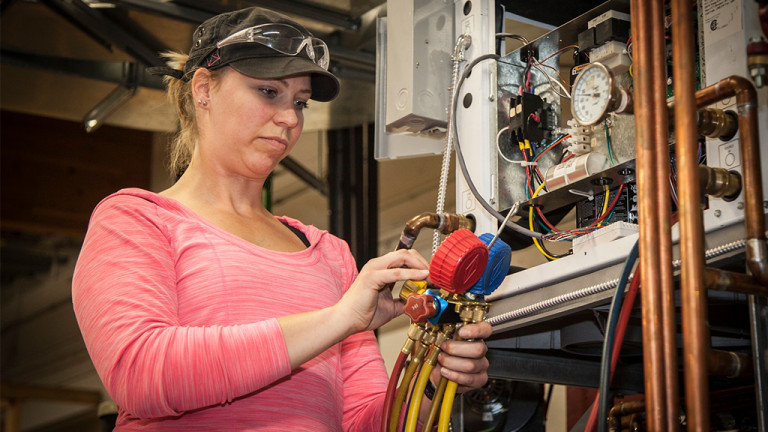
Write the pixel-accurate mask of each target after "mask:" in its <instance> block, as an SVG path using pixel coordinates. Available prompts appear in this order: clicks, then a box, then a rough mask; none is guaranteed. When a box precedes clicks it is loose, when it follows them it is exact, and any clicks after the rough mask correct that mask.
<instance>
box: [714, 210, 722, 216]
mask: <svg viewBox="0 0 768 432" xmlns="http://www.w3.org/2000/svg"><path fill="white" fill-rule="evenodd" d="M721 214H723V213H722V212H721V211H720V210H715V217H720V215H721Z"/></svg>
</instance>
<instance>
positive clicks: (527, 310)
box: [486, 239, 747, 326]
mask: <svg viewBox="0 0 768 432" xmlns="http://www.w3.org/2000/svg"><path fill="white" fill-rule="evenodd" d="M746 243H747V240H746V239H742V240H736V241H733V242H731V243H726V244H724V245H722V246H717V247H714V248H712V249H709V250H707V251H706V252H705V254H704V257H705V258H706V259H707V260H709V259H712V258H716V257H718V256H720V255H724V254H726V253H729V252H733V251H736V250H740V249H744V247H745V245H746ZM680 262H681V261H680V260H679V259H677V260H674V261H672V267H673V268H674V269H675V270H679V269H680ZM634 276H635V273H634V272H632V275H631V277H634ZM618 284H619V279H618V278H616V279H611V280H609V281H605V282H601V283H599V284H597V285H592V286H589V287H587V288H582V289H580V290H576V291H572V292H569V293H566V294H561V295H559V296H557V297H552V298H551V299H547V300H544V301H540V302H538V303H534V304H532V305H530V306H526V307H523V308H520V309H515V310H512V311H509V312H504V313H503V314H501V315H496V316H493V317H490V318H488V319H486V321H488V322H489V323H490V324H491V325H493V326H495V325H499V324H503V323H505V322H509V321H513V320H516V319H519V318H523V317H527V316H530V315H535V314H537V313H539V312H541V311H543V310H545V309H549V308H552V307H555V306H559V305H561V304H564V303H567V302H569V301H573V300H578V299H580V298H584V297H588V296H591V295H593V294H597V293H601V292H603V291H607V290H609V289H611V288H616V286H618Z"/></svg>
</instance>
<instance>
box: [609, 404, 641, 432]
mask: <svg viewBox="0 0 768 432" xmlns="http://www.w3.org/2000/svg"><path fill="white" fill-rule="evenodd" d="M643 411H645V401H643V400H639V401H632V402H619V403H618V404H616V405H614V406H612V407H611V410H610V411H608V426H609V427H608V431H609V432H618V431H620V430H621V429H622V428H621V426H622V422H621V418H622V417H624V416H627V415H630V414H635V413H639V412H643Z"/></svg>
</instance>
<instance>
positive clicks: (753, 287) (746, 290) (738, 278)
mask: <svg viewBox="0 0 768 432" xmlns="http://www.w3.org/2000/svg"><path fill="white" fill-rule="evenodd" d="M704 280H705V281H706V284H707V289H713V290H718V291H730V292H738V293H743V294H752V295H759V296H764V297H766V296H768V286H765V285H764V284H762V283H760V281H759V280H757V278H755V277H754V276H751V275H745V274H741V273H733V272H729V271H725V270H720V269H713V268H707V269H706V270H705V273H704Z"/></svg>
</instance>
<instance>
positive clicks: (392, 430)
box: [389, 344, 427, 432]
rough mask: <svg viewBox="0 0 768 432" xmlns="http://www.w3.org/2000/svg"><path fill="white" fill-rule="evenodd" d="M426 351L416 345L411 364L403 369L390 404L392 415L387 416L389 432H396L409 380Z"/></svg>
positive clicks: (419, 345)
mask: <svg viewBox="0 0 768 432" xmlns="http://www.w3.org/2000/svg"><path fill="white" fill-rule="evenodd" d="M426 350H427V347H426V346H425V345H424V344H418V347H417V348H416V352H415V353H413V357H412V358H411V363H410V364H409V365H408V368H406V369H405V374H404V375H403V380H402V381H400V387H398V389H397V394H396V396H395V401H394V402H393V403H392V413H391V414H390V416H389V432H397V426H398V425H399V424H400V412H401V411H402V409H403V402H405V396H406V395H407V394H408V388H410V387H411V379H412V378H413V374H414V373H416V369H418V368H419V365H420V364H421V361H422V360H423V359H424V352H425V351H426Z"/></svg>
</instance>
